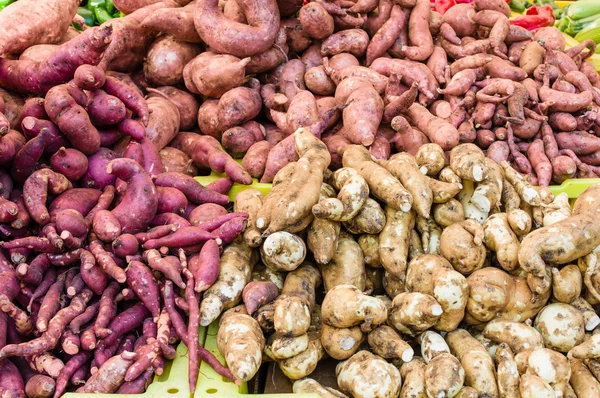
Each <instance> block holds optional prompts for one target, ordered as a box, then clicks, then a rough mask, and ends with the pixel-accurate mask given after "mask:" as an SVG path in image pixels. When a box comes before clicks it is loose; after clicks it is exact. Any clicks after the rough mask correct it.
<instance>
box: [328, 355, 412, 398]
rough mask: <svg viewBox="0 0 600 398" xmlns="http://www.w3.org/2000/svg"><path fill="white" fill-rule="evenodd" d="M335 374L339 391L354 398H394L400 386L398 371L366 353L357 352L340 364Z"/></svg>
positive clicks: (377, 357) (379, 358)
mask: <svg viewBox="0 0 600 398" xmlns="http://www.w3.org/2000/svg"><path fill="white" fill-rule="evenodd" d="M335 373H336V375H337V382H338V386H339V387H340V389H341V390H342V391H345V392H348V393H350V394H351V395H352V396H353V397H355V398H363V397H364V398H366V397H374V396H376V397H381V398H395V397H397V396H398V394H399V393H400V387H401V385H402V378H401V376H400V371H399V370H398V369H397V368H396V367H395V366H394V365H392V364H389V363H387V362H386V361H385V360H384V359H382V358H381V357H379V356H377V355H373V354H371V353H370V352H368V351H359V352H357V353H356V354H354V355H353V356H352V357H350V358H349V359H348V360H346V361H344V362H340V363H339V364H338V365H337V367H336V369H335Z"/></svg>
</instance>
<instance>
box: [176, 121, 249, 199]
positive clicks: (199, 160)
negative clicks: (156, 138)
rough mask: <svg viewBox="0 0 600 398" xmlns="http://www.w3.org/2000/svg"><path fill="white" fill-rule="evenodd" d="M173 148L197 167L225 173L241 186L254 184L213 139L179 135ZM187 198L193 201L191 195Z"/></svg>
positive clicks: (193, 135)
mask: <svg viewBox="0 0 600 398" xmlns="http://www.w3.org/2000/svg"><path fill="white" fill-rule="evenodd" d="M171 146H172V147H174V148H177V149H179V150H181V151H183V152H185V153H186V154H187V155H188V156H189V157H191V158H192V161H193V162H194V164H195V165H196V166H197V167H201V168H209V169H211V170H213V171H216V172H217V173H225V174H227V176H228V177H230V178H231V179H232V180H233V181H235V182H237V183H239V184H245V185H248V184H251V183H252V177H251V176H250V175H249V174H248V173H247V172H246V171H245V170H244V169H243V167H241V166H240V165H239V164H238V163H237V162H236V161H235V160H233V158H232V157H231V156H229V155H228V154H227V153H226V152H225V151H224V150H223V147H222V146H221V144H220V143H219V141H217V140H216V139H214V138H213V137H209V136H202V135H199V134H195V133H179V134H177V137H175V139H174V140H173V141H172V142H171ZM184 193H185V192H184ZM186 196H188V199H189V200H191V199H190V197H189V195H187V194H186Z"/></svg>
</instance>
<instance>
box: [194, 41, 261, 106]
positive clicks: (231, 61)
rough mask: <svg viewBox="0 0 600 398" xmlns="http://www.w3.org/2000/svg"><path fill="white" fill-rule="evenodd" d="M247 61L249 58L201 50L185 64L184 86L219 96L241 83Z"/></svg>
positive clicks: (197, 91) (210, 95) (203, 93)
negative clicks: (200, 52)
mask: <svg viewBox="0 0 600 398" xmlns="http://www.w3.org/2000/svg"><path fill="white" fill-rule="evenodd" d="M249 62H250V58H244V59H239V58H237V57H234V56H233V55H229V54H215V53H212V52H210V51H206V52H203V53H202V54H200V55H198V56H197V57H196V58H194V59H193V60H192V61H190V62H189V63H188V64H187V65H186V66H185V68H184V70H183V79H184V81H185V86H186V87H187V89H188V90H190V91H191V92H193V93H196V94H202V95H206V96H208V97H214V98H220V97H221V96H222V95H223V94H225V93H226V92H227V91H229V90H231V89H233V88H235V87H238V86H241V85H242V84H243V82H244V76H245V70H246V65H247V64H248V63H249Z"/></svg>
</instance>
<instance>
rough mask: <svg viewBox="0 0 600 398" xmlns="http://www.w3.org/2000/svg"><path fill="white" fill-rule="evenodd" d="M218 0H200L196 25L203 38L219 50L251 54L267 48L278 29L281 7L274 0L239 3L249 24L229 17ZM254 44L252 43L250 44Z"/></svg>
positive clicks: (196, 11)
mask: <svg viewBox="0 0 600 398" xmlns="http://www.w3.org/2000/svg"><path fill="white" fill-rule="evenodd" d="M217 3H218V2H217V1H216V0H199V1H197V3H196V9H195V11H194V24H195V26H196V30H197V31H198V34H199V35H200V38H201V39H202V41H204V42H205V43H206V44H208V45H209V46H210V47H212V48H214V49H215V50H217V51H218V52H221V53H225V54H231V55H233V56H236V57H241V58H243V57H248V56H252V55H255V54H259V53H262V52H265V51H267V50H268V49H269V48H270V47H271V46H272V45H273V43H274V42H275V38H276V36H277V32H278V31H279V8H278V7H277V3H276V2H275V1H274V0H260V1H253V2H249V3H243V4H239V5H240V8H241V9H242V11H243V13H244V15H245V16H246V20H247V21H248V25H245V24H241V23H239V22H234V21H231V20H228V19H227V18H226V17H225V16H224V15H223V13H222V12H221V11H220V10H219V7H218V4H217ZM249 43H251V44H249Z"/></svg>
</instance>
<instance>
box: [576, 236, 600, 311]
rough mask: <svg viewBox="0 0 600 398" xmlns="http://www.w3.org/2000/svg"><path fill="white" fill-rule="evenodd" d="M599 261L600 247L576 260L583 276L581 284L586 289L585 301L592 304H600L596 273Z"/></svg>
mask: <svg viewBox="0 0 600 398" xmlns="http://www.w3.org/2000/svg"><path fill="white" fill-rule="evenodd" d="M599 260H600V246H596V248H594V250H592V252H591V253H589V254H587V255H585V256H583V257H580V258H579V259H578V260H577V266H578V267H579V270H580V271H581V273H582V274H583V284H584V285H585V287H586V288H587V289H586V294H587V297H586V299H587V300H588V301H590V303H592V304H597V303H599V302H600V278H599V277H600V273H599V272H597V271H596V270H597V269H598V266H599V265H600V261H599Z"/></svg>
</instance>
